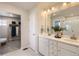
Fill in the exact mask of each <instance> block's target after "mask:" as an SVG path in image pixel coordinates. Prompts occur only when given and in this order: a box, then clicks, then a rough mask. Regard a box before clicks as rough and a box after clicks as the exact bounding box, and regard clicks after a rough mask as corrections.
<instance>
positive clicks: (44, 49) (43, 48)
mask: <svg viewBox="0 0 79 59" xmlns="http://www.w3.org/2000/svg"><path fill="white" fill-rule="evenodd" d="M48 45H49V44H48V39H46V38H41V37H40V38H39V52H40V53H41V54H42V55H45V56H48Z"/></svg>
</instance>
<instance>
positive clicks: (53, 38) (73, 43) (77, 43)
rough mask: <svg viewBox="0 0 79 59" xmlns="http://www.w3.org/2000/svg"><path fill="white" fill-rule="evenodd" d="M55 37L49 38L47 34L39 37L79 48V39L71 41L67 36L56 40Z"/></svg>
mask: <svg viewBox="0 0 79 59" xmlns="http://www.w3.org/2000/svg"><path fill="white" fill-rule="evenodd" d="M54 36H55V35H51V36H48V35H47V34H39V37H43V38H48V39H51V40H56V41H59V42H62V43H67V44H71V45H75V46H79V39H77V40H73V39H70V38H69V37H67V36H63V37H62V38H55V37H54Z"/></svg>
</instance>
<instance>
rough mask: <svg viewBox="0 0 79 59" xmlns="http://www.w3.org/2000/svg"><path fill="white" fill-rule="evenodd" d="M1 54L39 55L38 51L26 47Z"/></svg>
mask: <svg viewBox="0 0 79 59" xmlns="http://www.w3.org/2000/svg"><path fill="white" fill-rule="evenodd" d="M3 56H41V55H40V54H38V53H35V52H34V51H33V50H32V49H30V48H29V49H27V50H21V49H19V50H16V51H14V52H10V53H7V54H4V55H3Z"/></svg>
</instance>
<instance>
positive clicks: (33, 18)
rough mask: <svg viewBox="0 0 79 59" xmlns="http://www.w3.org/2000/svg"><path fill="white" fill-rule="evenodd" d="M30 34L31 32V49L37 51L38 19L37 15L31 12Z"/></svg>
mask: <svg viewBox="0 0 79 59" xmlns="http://www.w3.org/2000/svg"><path fill="white" fill-rule="evenodd" d="M29 22H30V23H29V27H30V28H29V30H30V31H29V32H30V35H29V36H30V37H29V38H30V41H29V42H30V48H32V49H33V50H34V51H37V48H38V44H37V43H38V38H37V37H38V35H37V19H36V13H35V11H34V12H31V14H30V21H29Z"/></svg>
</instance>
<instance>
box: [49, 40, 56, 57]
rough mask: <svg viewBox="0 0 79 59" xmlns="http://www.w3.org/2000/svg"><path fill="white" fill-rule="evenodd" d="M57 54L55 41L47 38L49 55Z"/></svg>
mask: <svg viewBox="0 0 79 59" xmlns="http://www.w3.org/2000/svg"><path fill="white" fill-rule="evenodd" d="M56 55H57V41H54V40H49V56H56Z"/></svg>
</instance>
